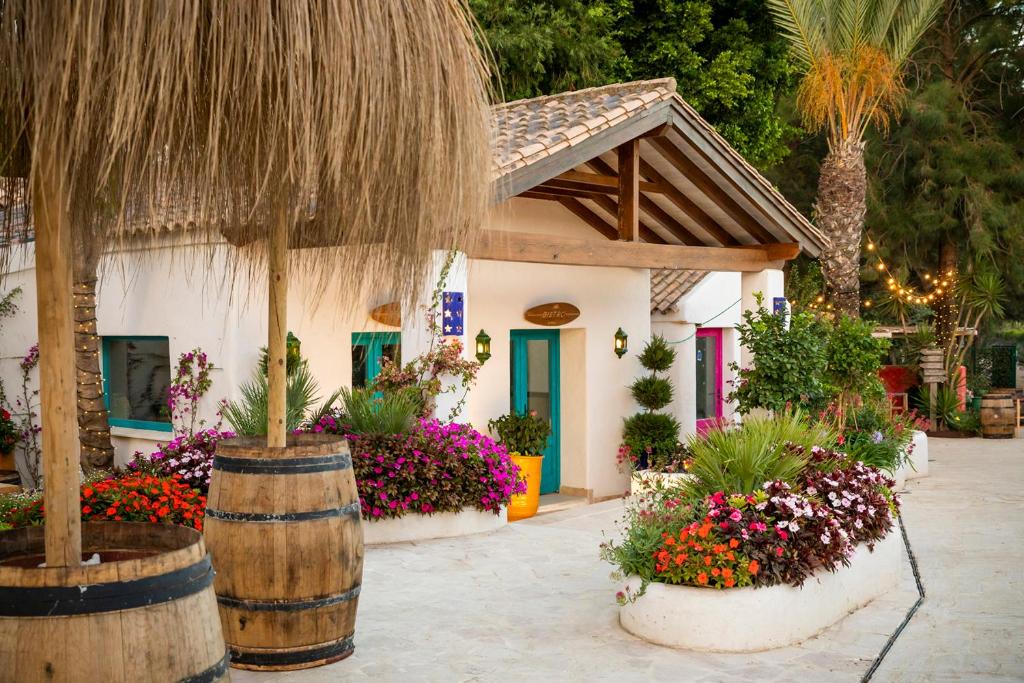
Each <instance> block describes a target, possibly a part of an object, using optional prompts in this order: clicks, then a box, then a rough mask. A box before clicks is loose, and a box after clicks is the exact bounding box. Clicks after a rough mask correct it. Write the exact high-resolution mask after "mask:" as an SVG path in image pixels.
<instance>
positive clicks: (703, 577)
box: [697, 572, 708, 586]
mask: <svg viewBox="0 0 1024 683" xmlns="http://www.w3.org/2000/svg"><path fill="white" fill-rule="evenodd" d="M697 583H699V584H700V585H702V586H706V585H707V584H708V575H707V574H705V573H704V572H701V573H700V574H697Z"/></svg>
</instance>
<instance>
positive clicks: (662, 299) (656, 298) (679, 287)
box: [651, 268, 707, 313]
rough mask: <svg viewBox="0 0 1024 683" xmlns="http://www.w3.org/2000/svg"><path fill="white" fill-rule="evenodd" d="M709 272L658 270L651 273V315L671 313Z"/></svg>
mask: <svg viewBox="0 0 1024 683" xmlns="http://www.w3.org/2000/svg"><path fill="white" fill-rule="evenodd" d="M706 275H707V271H703V270H672V269H669V268H658V269H656V270H652V271H651V313H671V312H673V311H675V310H676V304H677V303H679V300H680V299H681V298H683V296H685V295H686V294H687V293H688V292H689V291H690V290H691V289H693V288H694V287H695V286H696V285H697V283H698V282H700V281H701V280H703V279H704V276H706Z"/></svg>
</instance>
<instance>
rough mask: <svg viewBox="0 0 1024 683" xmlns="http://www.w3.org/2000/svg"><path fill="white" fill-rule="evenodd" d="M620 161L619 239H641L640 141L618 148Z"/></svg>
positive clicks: (631, 141)
mask: <svg viewBox="0 0 1024 683" xmlns="http://www.w3.org/2000/svg"><path fill="white" fill-rule="evenodd" d="M616 155H617V157H618V161H619V174H618V176H619V178H618V179H619V216H618V218H619V222H618V225H619V239H620V240H625V241H627V242H639V241H640V141H639V140H637V139H635V138H634V139H633V140H629V141H628V142H624V143H622V144H621V145H619V146H618V147H617V148H616Z"/></svg>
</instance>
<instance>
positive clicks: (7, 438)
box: [0, 408, 18, 470]
mask: <svg viewBox="0 0 1024 683" xmlns="http://www.w3.org/2000/svg"><path fill="white" fill-rule="evenodd" d="M17 443H18V427H17V425H15V424H14V420H12V419H11V414H10V413H9V412H8V411H6V410H4V409H3V408H0V470H14V469H16V468H15V466H14V446H15V445H16V444H17Z"/></svg>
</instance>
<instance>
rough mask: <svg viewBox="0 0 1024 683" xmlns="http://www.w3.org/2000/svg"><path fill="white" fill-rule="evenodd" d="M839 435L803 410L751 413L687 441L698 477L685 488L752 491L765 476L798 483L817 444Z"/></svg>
mask: <svg viewBox="0 0 1024 683" xmlns="http://www.w3.org/2000/svg"><path fill="white" fill-rule="evenodd" d="M835 440H836V435H835V432H833V431H832V430H831V429H829V427H827V426H826V425H824V424H821V423H815V424H809V423H808V422H807V421H806V420H805V419H804V417H803V415H802V414H800V413H799V412H795V411H794V412H784V413H779V414H777V415H775V416H774V417H748V418H746V419H745V420H744V421H743V424H742V425H740V426H738V427H733V428H729V429H712V430H709V431H708V432H707V433H706V434H705V435H703V436H700V435H694V436H692V437H690V439H689V440H688V441H687V444H686V446H687V448H688V449H689V451H690V458H691V461H692V462H691V464H690V468H689V473H690V474H692V475H693V477H694V478H693V479H691V480H689V481H687V482H685V483H684V484H683V488H684V490H685V491H686V494H687V496H688V497H690V498H693V499H701V498H704V497H705V496H708V495H711V494H712V493H715V492H716V491H723V492H727V493H753V492H754V491H756V490H758V489H760V488H761V487H762V486H764V483H765V482H766V481H774V480H781V481H785V482H787V483H795V482H796V480H797V478H798V477H799V475H800V473H801V472H802V471H803V469H804V467H806V466H807V461H808V458H809V456H810V453H811V449H812V448H813V447H814V446H821V447H830V446H832V444H834V443H835Z"/></svg>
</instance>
